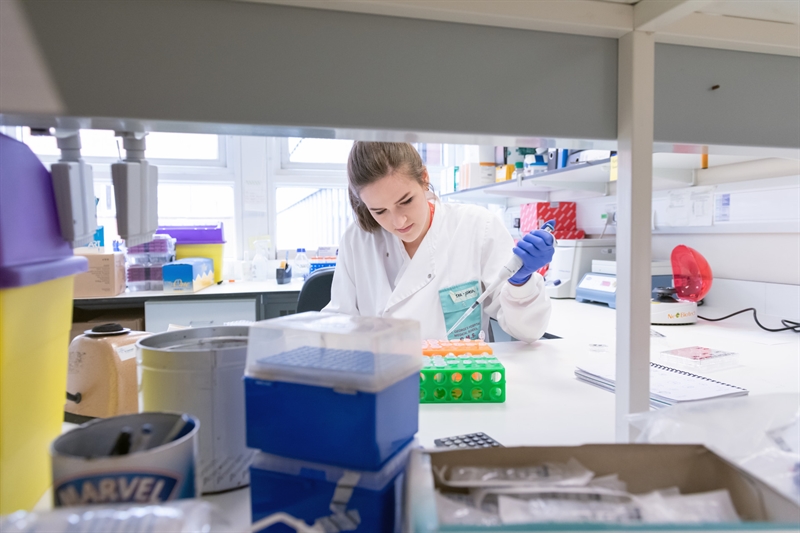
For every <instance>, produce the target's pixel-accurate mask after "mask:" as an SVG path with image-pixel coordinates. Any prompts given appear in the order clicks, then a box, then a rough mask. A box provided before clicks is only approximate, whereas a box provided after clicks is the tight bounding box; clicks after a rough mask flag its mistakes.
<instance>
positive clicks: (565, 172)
mask: <svg viewBox="0 0 800 533" xmlns="http://www.w3.org/2000/svg"><path fill="white" fill-rule="evenodd" d="M763 157H768V155H766V154H765V155H764V156H763ZM761 158H762V156H754V155H747V156H741V155H712V156H709V168H711V167H715V166H721V165H730V164H735V163H742V162H745V161H753V160H757V159H761ZM700 168H701V156H700V155H699V154H676V153H656V154H653V189H654V190H659V189H669V188H678V187H689V186H692V185H693V184H694V181H695V180H694V172H695V171H696V170H698V169H700ZM610 173H611V160H610V159H601V160H598V161H591V162H588V163H581V164H579V165H573V166H570V167H566V168H560V169H557V170H550V171H548V172H543V173H541V174H537V175H535V176H527V177H524V178H522V179H521V180H509V181H503V182H499V183H492V184H490V185H483V186H480V187H472V188H470V189H466V190H463V191H456V192H453V193H449V194H445V195H442V198H443V199H445V200H454V201H458V202H471V203H482V204H501V205H505V204H506V203H507V199H508V198H525V199H529V200H539V201H549V200H550V193H551V192H554V191H576V192H577V191H579V192H583V193H588V194H584V195H582V197H591V196H609V195H613V194H615V193H616V183H615V182H614V181H611V174H610Z"/></svg>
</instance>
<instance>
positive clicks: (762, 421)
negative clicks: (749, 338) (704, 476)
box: [628, 394, 800, 461]
mask: <svg viewBox="0 0 800 533" xmlns="http://www.w3.org/2000/svg"><path fill="white" fill-rule="evenodd" d="M798 405H800V395H798V394H765V395H760V396H752V397H749V396H748V397H740V398H722V399H717V400H708V401H703V402H689V403H685V404H678V405H673V406H670V407H665V408H663V409H659V410H657V411H650V412H647V413H637V414H635V415H630V416H629V417H628V420H629V421H630V423H631V424H632V425H633V426H635V427H637V428H639V429H640V431H641V433H640V434H639V436H638V437H637V439H636V442H640V443H649V444H654V443H658V444H697V443H702V444H704V445H706V446H707V447H709V448H710V449H712V450H714V451H716V452H717V453H719V454H720V455H722V456H724V457H726V458H728V459H731V460H734V461H735V460H737V459H740V458H744V457H747V456H749V455H751V454H754V453H757V452H759V451H761V450H763V449H766V448H771V447H773V446H775V444H774V441H773V440H772V439H771V438H770V437H769V436H768V434H767V433H768V431H770V430H772V429H773V428H776V427H779V426H783V425H785V424H787V423H788V422H790V421H791V420H792V419H793V417H795V416H796V415H797V406H798Z"/></svg>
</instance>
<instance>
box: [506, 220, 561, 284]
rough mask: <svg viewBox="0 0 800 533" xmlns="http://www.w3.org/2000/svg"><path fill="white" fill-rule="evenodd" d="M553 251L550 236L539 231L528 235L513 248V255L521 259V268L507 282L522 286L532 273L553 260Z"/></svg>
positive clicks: (551, 237) (551, 236)
mask: <svg viewBox="0 0 800 533" xmlns="http://www.w3.org/2000/svg"><path fill="white" fill-rule="evenodd" d="M555 251H556V250H555V248H554V247H553V235H552V234H550V233H548V232H546V231H544V230H541V229H536V230H533V231H532V232H530V233H528V234H527V235H525V236H524V237H523V238H522V239H520V240H519V242H518V243H517V245H516V246H515V247H514V254H515V255H517V257H519V258H520V259H522V268H520V269H519V270H518V271H517V273H516V274H514V275H513V276H511V277H510V278H509V279H508V281H509V282H510V283H511V284H513V285H522V284H524V283H525V282H527V281H528V280H529V279H530V278H531V276H532V275H533V273H534V272H536V271H537V270H539V269H540V268H542V267H543V266H545V265H546V264H548V263H549V262H550V261H552V260H553V254H554V253H555Z"/></svg>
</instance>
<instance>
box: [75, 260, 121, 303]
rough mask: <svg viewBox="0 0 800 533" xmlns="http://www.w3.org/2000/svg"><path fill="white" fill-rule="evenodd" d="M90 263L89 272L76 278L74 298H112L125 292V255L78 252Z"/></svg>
mask: <svg viewBox="0 0 800 533" xmlns="http://www.w3.org/2000/svg"><path fill="white" fill-rule="evenodd" d="M75 255H81V256H83V257H85V258H86V259H87V260H88V261H89V271H88V272H84V273H82V274H78V275H77V276H75V294H74V298H98V297H111V296H116V295H118V294H121V293H122V292H124V291H125V255H124V254H123V253H122V252H112V253H91V252H88V251H83V250H76V251H75Z"/></svg>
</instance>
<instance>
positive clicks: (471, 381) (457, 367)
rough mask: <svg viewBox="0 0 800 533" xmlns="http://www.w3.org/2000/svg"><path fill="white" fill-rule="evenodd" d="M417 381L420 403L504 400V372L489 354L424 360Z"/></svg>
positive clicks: (503, 368) (496, 401) (494, 401)
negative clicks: (418, 381) (418, 380)
mask: <svg viewBox="0 0 800 533" xmlns="http://www.w3.org/2000/svg"><path fill="white" fill-rule="evenodd" d="M419 379H420V383H419V401H420V403H502V402H505V401H506V369H505V367H504V366H503V365H502V363H500V361H498V360H497V358H496V357H494V356H492V355H489V354H485V353H484V354H480V355H460V356H456V355H453V354H449V355H445V356H441V355H434V356H428V357H425V362H424V364H423V367H422V370H421V371H420V374H419Z"/></svg>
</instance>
